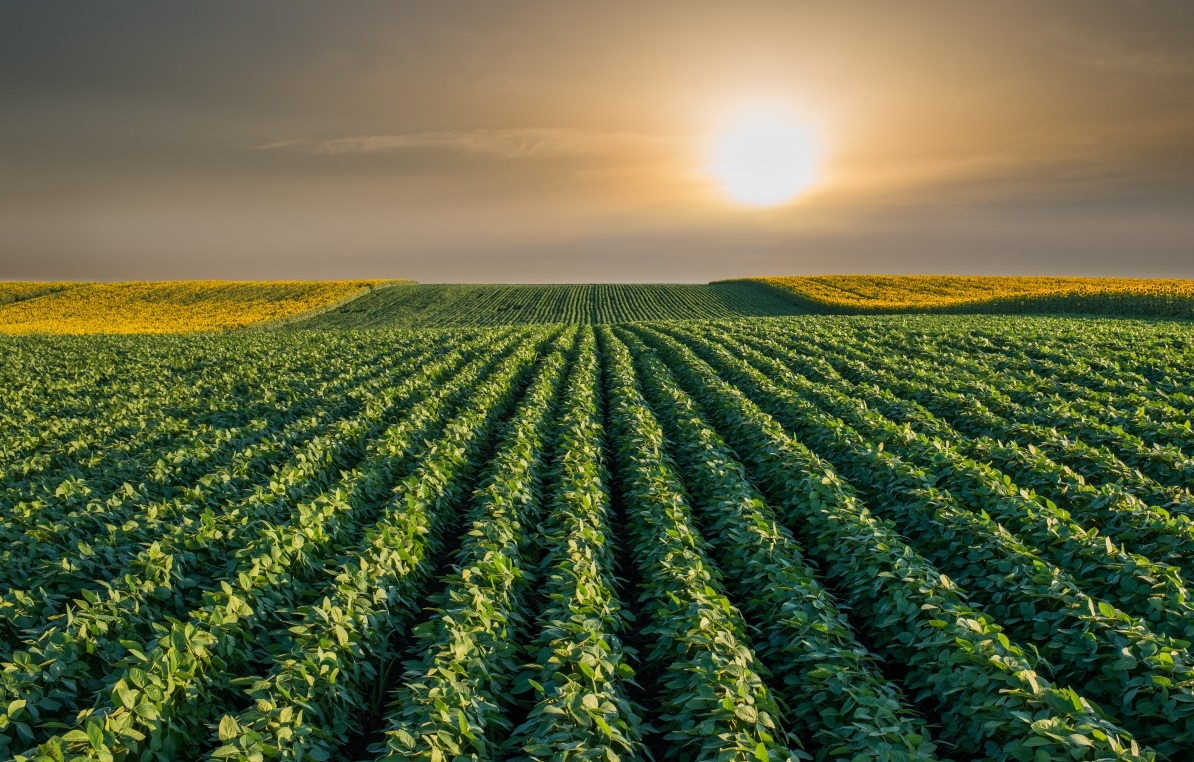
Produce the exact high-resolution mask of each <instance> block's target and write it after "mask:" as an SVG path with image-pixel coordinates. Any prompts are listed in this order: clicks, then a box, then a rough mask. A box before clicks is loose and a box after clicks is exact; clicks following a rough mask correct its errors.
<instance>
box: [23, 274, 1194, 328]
mask: <svg viewBox="0 0 1194 762" xmlns="http://www.w3.org/2000/svg"><path fill="white" fill-rule="evenodd" d="M908 312H957V313H990V314H1017V313H1022V314H1059V315H1090V314H1097V315H1112V316H1124V317H1161V318H1191V317H1194V281H1189V280H1139V279H1116V278H1034V277H962V276H883V275H865V276H864V275H821V276H809V277H783V278H779V277H776V278H745V279H740V280H732V281H720V282H716V283H709V284H579V285H528V284H523V285H469V284H449V285H430V284H418V283H414V282H411V281H397V280H386V281H383V280H354V281H164V282H147V281H132V282H125V283H79V282H73V283H72V282H43V283H16V282H12V283H4V282H0V333H7V334H37V333H51V334H95V333H112V334H137V333H201V332H209V331H217V332H218V331H232V330H241V329H252V330H257V329H262V328H278V327H282V326H288V327H289V326H293V327H296V328H302V329H320V330H327V329H363V328H456V327H465V326H501V325H531V324H546V323H567V324H590V325H602V324H617V323H633V322H642V321H650V320H719V319H728V318H748V317H784V316H792V315H803V314H809V313H822V314H878V313H908Z"/></svg>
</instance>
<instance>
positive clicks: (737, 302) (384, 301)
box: [296, 282, 807, 329]
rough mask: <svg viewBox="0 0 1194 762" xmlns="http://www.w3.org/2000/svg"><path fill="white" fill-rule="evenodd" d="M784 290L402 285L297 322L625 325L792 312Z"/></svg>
mask: <svg viewBox="0 0 1194 762" xmlns="http://www.w3.org/2000/svg"><path fill="white" fill-rule="evenodd" d="M806 311H807V310H805V309H803V308H802V307H801V306H800V305H798V304H797V303H796V302H795V301H794V300H792V299H790V298H789V297H788V296H787V295H786V294H784V293H783V292H781V291H778V290H776V289H773V288H770V287H768V286H764V285H760V284H757V283H751V282H737V283H714V284H709V285H674V284H634V285H619V284H587V285H586V284H582V285H489V286H482V285H414V284H412V285H404V286H396V287H393V288H388V289H385V290H384V291H378V292H376V293H373V294H369V295H367V296H364V297H361V298H360V299H355V300H353V301H352V302H349V303H348V304H345V305H343V306H341V307H338V308H336V309H334V310H329V311H328V312H325V313H323V314H321V315H318V316H316V317H314V318H312V319H310V320H306V321H303V322H301V323H297V324H296V327H301V328H317V329H329V328H444V327H453V326H466V325H516V324H523V323H582V324H584V323H587V324H602V323H625V322H634V321H641V320H683V319H689V318H734V317H773V316H781V315H799V314H803V313H804V312H806Z"/></svg>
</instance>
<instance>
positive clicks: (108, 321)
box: [0, 280, 388, 334]
mask: <svg viewBox="0 0 1194 762" xmlns="http://www.w3.org/2000/svg"><path fill="white" fill-rule="evenodd" d="M386 283H388V282H387V281H377V280H352V281H265V282H254V281H165V282H145V281H134V282H127V283H2V284H0V333H10V334H26V333H74V334H87V333H193V332H199V331H227V330H233V329H237V328H244V327H247V326H251V325H256V324H263V323H277V322H285V321H287V320H289V319H293V318H294V317H296V316H299V315H303V314H305V313H309V312H312V311H315V310H319V309H321V308H328V307H333V306H336V305H338V304H340V303H342V302H343V301H344V300H346V299H351V298H354V297H356V296H359V295H360V294H362V293H368V292H369V291H371V290H373V289H376V288H377V287H378V286H381V285H384V284H386Z"/></svg>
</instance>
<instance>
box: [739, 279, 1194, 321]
mask: <svg viewBox="0 0 1194 762" xmlns="http://www.w3.org/2000/svg"><path fill="white" fill-rule="evenodd" d="M749 280H756V281H762V282H764V283H768V284H770V285H772V286H775V287H777V288H780V289H783V290H785V291H787V292H789V293H791V294H793V295H795V296H797V297H799V298H801V299H804V300H808V301H810V302H812V303H813V305H814V306H817V305H819V306H821V307H824V308H826V309H828V310H830V311H842V312H969V311H982V312H985V311H991V312H1096V313H1104V314H1140V315H1165V316H1192V315H1194V281H1191V280H1146V279H1140V278H1058V277H1031V276H957V275H816V276H805V277H772V278H751V279H749Z"/></svg>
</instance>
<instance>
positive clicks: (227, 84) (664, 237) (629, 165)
mask: <svg viewBox="0 0 1194 762" xmlns="http://www.w3.org/2000/svg"><path fill="white" fill-rule="evenodd" d="M1192 25H1194V6H1192V5H1190V4H1188V3H1181V2H1175V1H1169V2H1147V3H1133V2H1126V1H1112V0H1090V1H1080V0H1056V1H1054V2H1049V3H1036V2H1027V1H1026V0H1013V1H1011V2H1001V3H988V4H955V3H948V2H936V1H934V2H930V1H928V0H916V2H911V3H900V4H898V5H897V4H891V3H884V2H878V1H877V0H868V1H859V2H848V3H834V4H832V5H831V4H823V3H807V2H793V3H779V2H751V3H734V4H723V3H705V2H699V3H680V2H658V3H649V4H641V3H624V2H613V3H600V4H596V3H567V4H558V3H548V2H527V1H518V2H510V3H502V4H500V5H498V4H489V3H481V2H450V3H436V4H422V3H381V2H360V3H353V4H352V5H350V6H341V5H333V4H328V3H320V2H311V1H308V0H299V1H297V2H286V3H281V2H261V3H254V4H251V5H245V4H241V3H234V2H230V1H228V0H216V1H215V2H205V3H201V4H155V3H130V2H121V3H114V4H104V5H102V6H101V5H94V4H86V3H53V4H47V3H12V4H8V5H6V6H5V9H4V11H3V22H2V23H0V91H2V92H3V93H4V97H3V98H0V252H2V255H0V278H8V279H39V278H40V279H80V278H82V279H87V278H99V279H119V278H126V279H143V278H188V277H198V278H374V277H378V278H385V277H402V278H414V279H417V280H421V281H424V282H461V281H469V282H508V281H514V282H520V281H521V282H601V281H620V282H642V281H665V282H667V281H685V282H703V281H708V280H710V279H714V278H721V277H739V276H747V275H762V274H806V273H817V272H876V271H879V272H907V273H915V272H954V273H974V274H983V273H991V274H1001V273H1020V274H1057V275H1134V276H1155V277H1190V276H1194V252H1192V251H1191V244H1190V241H1192V240H1194V215H1192V214H1190V210H1191V209H1192V208H1194V180H1192V178H1194V171H1192V169H1194V45H1191V44H1190V31H1189V30H1190V29H1191V28H1192ZM755 102H766V103H770V104H779V106H780V107H781V108H782V109H785V110H786V111H785V113H784V114H783V116H782V118H781V119H779V120H778V121H774V122H772V123H771V126H770V127H768V126H766V125H762V126H760V125H759V124H756V125H755V126H754V127H750V126H749V125H747V126H746V127H743V126H742V123H741V122H739V123H737V124H738V127H737V129H739V130H745V132H739V133H735V132H734V129H736V128H735V127H734V125H735V121H734V120H735V119H737V118H742V117H741V115H740V114H739V112H738V111H737V110H738V109H740V108H741V107H742V106H743V104H751V103H755ZM752 130H753V132H752ZM736 134H737V135H739V139H738V140H737V142H735V140H734V138H733V136H734V135H736ZM784 135H788V136H789V138H790V139H789V138H785V137H784ZM794 136H803V137H794ZM768 145H769V146H770V147H767V146H768ZM719 157H720V158H719Z"/></svg>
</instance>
